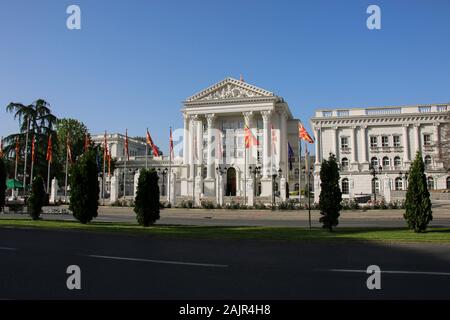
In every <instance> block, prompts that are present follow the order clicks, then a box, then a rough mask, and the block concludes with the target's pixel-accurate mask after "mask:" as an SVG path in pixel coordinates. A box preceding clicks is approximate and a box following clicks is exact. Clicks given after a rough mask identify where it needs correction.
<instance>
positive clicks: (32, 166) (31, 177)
mask: <svg viewBox="0 0 450 320" xmlns="http://www.w3.org/2000/svg"><path fill="white" fill-rule="evenodd" d="M33 160H34V159H33ZM33 160H31V176H30V183H33V170H34V161H33Z"/></svg>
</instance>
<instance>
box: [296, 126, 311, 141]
mask: <svg viewBox="0 0 450 320" xmlns="http://www.w3.org/2000/svg"><path fill="white" fill-rule="evenodd" d="M298 137H299V139H302V140H305V141H306V142H309V143H314V140H313V139H312V138H311V136H310V135H309V133H308V131H306V129H305V127H304V126H303V124H302V123H301V122H299V123H298Z"/></svg>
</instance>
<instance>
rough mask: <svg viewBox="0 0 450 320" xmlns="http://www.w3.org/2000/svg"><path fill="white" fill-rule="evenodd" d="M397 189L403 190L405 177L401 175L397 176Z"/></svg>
mask: <svg viewBox="0 0 450 320" xmlns="http://www.w3.org/2000/svg"><path fill="white" fill-rule="evenodd" d="M395 190H403V179H402V178H400V177H398V178H395Z"/></svg>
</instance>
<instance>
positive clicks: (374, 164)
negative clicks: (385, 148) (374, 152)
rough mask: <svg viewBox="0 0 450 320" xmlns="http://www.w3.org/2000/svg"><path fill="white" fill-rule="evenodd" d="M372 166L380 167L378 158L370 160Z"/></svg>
mask: <svg viewBox="0 0 450 320" xmlns="http://www.w3.org/2000/svg"><path fill="white" fill-rule="evenodd" d="M370 164H371V165H372V166H374V167H378V158H377V157H372V159H370Z"/></svg>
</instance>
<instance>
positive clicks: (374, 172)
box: [369, 163, 383, 201]
mask: <svg viewBox="0 0 450 320" xmlns="http://www.w3.org/2000/svg"><path fill="white" fill-rule="evenodd" d="M369 170H370V174H371V175H372V177H373V178H372V192H373V200H374V201H377V192H376V184H375V179H376V177H377V175H378V174H381V172H382V171H383V167H382V166H377V165H374V164H373V163H371V164H370V165H369Z"/></svg>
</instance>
